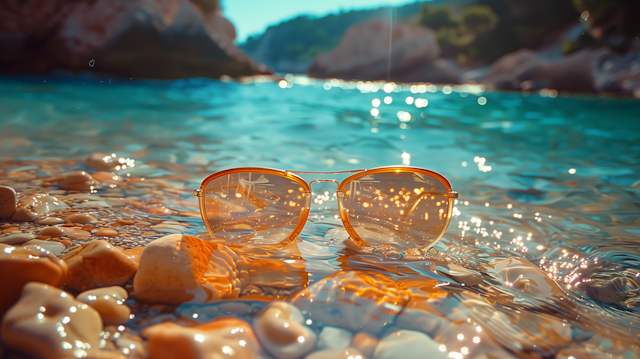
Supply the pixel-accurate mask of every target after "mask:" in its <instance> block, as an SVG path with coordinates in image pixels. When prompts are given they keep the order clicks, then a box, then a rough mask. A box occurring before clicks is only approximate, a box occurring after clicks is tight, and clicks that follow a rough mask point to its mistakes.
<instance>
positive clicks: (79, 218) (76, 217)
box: [64, 213, 98, 224]
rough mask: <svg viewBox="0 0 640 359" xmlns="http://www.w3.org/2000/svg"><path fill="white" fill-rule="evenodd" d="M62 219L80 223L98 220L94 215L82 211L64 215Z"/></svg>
mask: <svg viewBox="0 0 640 359" xmlns="http://www.w3.org/2000/svg"><path fill="white" fill-rule="evenodd" d="M64 219H66V220H67V221H69V222H73V223H82V224H88V223H96V222H98V220H97V219H96V218H95V217H94V216H91V215H88V214H84V213H78V214H72V215H70V216H66V217H64Z"/></svg>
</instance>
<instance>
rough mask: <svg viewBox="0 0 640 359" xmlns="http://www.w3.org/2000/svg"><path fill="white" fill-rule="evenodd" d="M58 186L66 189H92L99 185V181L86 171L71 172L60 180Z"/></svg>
mask: <svg viewBox="0 0 640 359" xmlns="http://www.w3.org/2000/svg"><path fill="white" fill-rule="evenodd" d="M57 186H58V188H60V189H66V190H80V191H86V190H91V189H93V188H95V187H97V186H98V182H97V181H96V180H94V179H93V177H91V175H90V174H89V173H87V172H85V171H76V172H73V173H70V174H68V175H66V176H64V177H62V178H61V179H59V180H58V182H57Z"/></svg>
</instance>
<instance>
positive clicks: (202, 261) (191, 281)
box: [133, 234, 248, 304]
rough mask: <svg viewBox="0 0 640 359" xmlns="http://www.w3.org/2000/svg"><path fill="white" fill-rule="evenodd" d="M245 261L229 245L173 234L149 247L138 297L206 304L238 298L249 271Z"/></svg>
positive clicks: (138, 278)
mask: <svg viewBox="0 0 640 359" xmlns="http://www.w3.org/2000/svg"><path fill="white" fill-rule="evenodd" d="M243 263H244V262H243V261H241V260H240V258H239V256H238V255H237V254H236V253H235V252H234V251H232V250H231V249H229V248H228V247H226V246H223V245H219V244H216V243H211V242H206V241H203V240H202V239H200V238H197V237H192V236H187V235H181V234H170V235H167V236H164V237H161V238H158V239H156V240H155V241H153V242H151V243H149V244H148V245H147V246H146V247H145V249H144V251H143V252H142V255H141V256H140V266H139V268H138V272H137V273H136V276H135V278H134V280H133V288H134V291H135V294H136V298H137V299H139V300H142V301H144V302H148V303H162V304H181V303H185V302H197V303H203V302H208V301H214V300H220V299H223V298H236V297H237V296H238V295H239V294H240V286H241V278H240V275H241V274H240V272H242V273H246V272H247V269H246V268H245V269H242V268H241V267H242V266H243V265H244V264H243ZM239 266H240V268H239ZM246 275H247V276H248V273H247V274H246Z"/></svg>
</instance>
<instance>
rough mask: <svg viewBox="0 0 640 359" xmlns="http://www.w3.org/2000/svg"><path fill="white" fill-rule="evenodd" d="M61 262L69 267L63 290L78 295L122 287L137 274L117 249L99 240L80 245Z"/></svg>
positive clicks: (132, 264)
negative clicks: (111, 287) (68, 289)
mask: <svg viewBox="0 0 640 359" xmlns="http://www.w3.org/2000/svg"><path fill="white" fill-rule="evenodd" d="M62 259H63V260H64V261H65V262H66V263H67V264H68V265H69V277H68V278H67V281H66V282H65V286H67V287H69V288H71V289H73V290H76V291H79V292H80V291H85V290H88V289H94V288H101V287H110V286H122V285H125V284H126V283H127V282H128V281H129V280H131V278H133V276H134V274H135V273H136V270H137V265H136V264H135V263H134V262H133V261H131V260H130V259H129V258H128V257H127V256H126V255H125V254H124V253H122V251H121V250H120V249H118V248H116V247H114V246H112V245H111V244H109V242H106V241H102V240H94V241H91V242H89V243H87V244H84V245H82V246H81V247H79V248H77V249H75V250H73V251H71V252H69V253H67V254H65V255H64V256H63V257H62Z"/></svg>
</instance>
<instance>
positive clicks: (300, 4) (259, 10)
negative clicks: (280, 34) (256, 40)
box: [221, 0, 416, 43]
mask: <svg viewBox="0 0 640 359" xmlns="http://www.w3.org/2000/svg"><path fill="white" fill-rule="evenodd" d="M414 2H416V0H222V1H221V4H222V11H223V13H224V16H225V17H226V18H227V19H229V20H230V21H231V22H232V23H233V25H234V26H235V27H236V32H237V34H238V36H237V39H236V42H237V43H243V42H244V41H245V40H246V39H247V37H249V36H251V35H255V34H261V33H263V32H264V31H265V30H266V29H267V28H268V27H269V26H270V25H276V24H279V23H281V22H283V21H285V20H289V19H291V18H294V17H297V16H300V15H313V16H324V15H329V14H332V13H339V12H340V11H341V10H342V11H350V10H360V9H374V8H378V7H381V6H389V5H393V6H398V5H404V4H409V3H414Z"/></svg>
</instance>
